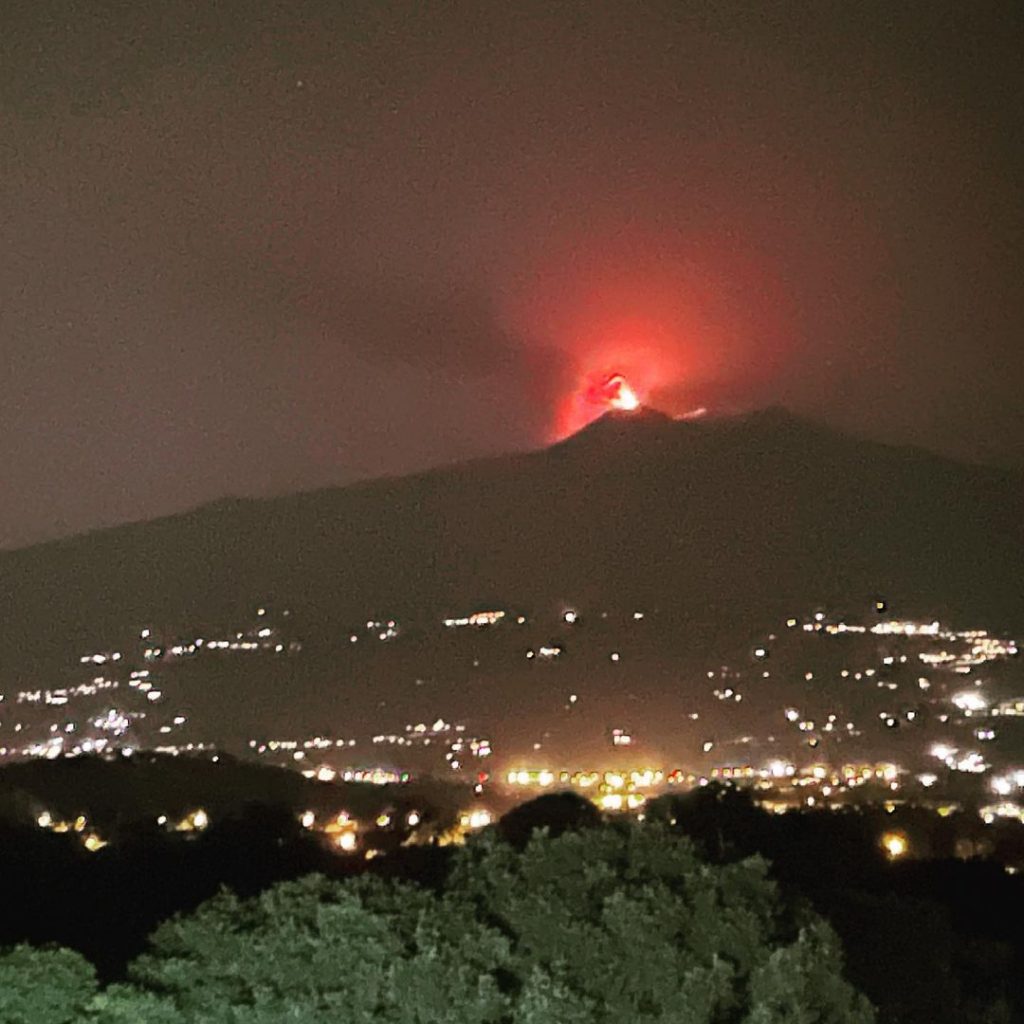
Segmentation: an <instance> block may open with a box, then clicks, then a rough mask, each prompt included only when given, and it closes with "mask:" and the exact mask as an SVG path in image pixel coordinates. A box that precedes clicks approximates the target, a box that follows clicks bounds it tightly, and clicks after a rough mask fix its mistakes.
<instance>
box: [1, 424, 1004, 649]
mask: <svg viewBox="0 0 1024 1024" xmlns="http://www.w3.org/2000/svg"><path fill="white" fill-rule="evenodd" d="M1021 509H1024V481H1022V478H1021V477H1020V476H1018V475H1015V474H1013V473H1009V472H1003V471H1000V470H996V469H991V468H985V467H979V466H971V465H964V464H960V463H956V462H952V461H949V460H947V459H944V458H940V457H938V456H936V455H932V454H930V453H928V452H925V451H922V450H918V449H913V448H901V447H891V446H887V445H883V444H878V443H875V442H871V441H867V440H862V439H860V438H856V437H851V436H848V435H845V434H842V433H838V432H836V431H834V430H831V429H828V428H826V427H824V426H821V425H819V424H816V423H813V422H809V421H807V420H804V419H801V418H799V417H796V416H794V415H792V414H790V413H788V412H786V411H785V410H783V409H778V408H773V409H767V410H763V411H760V412H755V413H751V414H748V415H743V416H728V417H718V418H716V417H703V418H700V419H694V420H673V419H671V418H670V417H668V416H665V415H664V414H662V413H659V412H657V411H656V410H653V409H649V408H647V407H644V406H641V407H640V408H638V409H635V410H632V411H626V410H621V409H612V410H610V411H609V412H607V413H606V414H605V415H604V416H602V417H601V418H600V419H598V420H596V421H595V422H593V423H591V424H590V425H589V426H587V427H586V428H584V429H583V430H582V431H580V432H579V433H577V434H575V435H573V436H571V437H570V438H568V439H566V440H565V441H563V442H561V443H559V444H556V445H553V446H551V447H549V448H545V449H541V450H538V451H535V452H530V453H526V454H513V455H508V456H501V457H497V458H491V459H484V460H477V461H473V462H467V463H462V464H458V465H453V466H448V467H443V468H439V469H435V470H431V471H429V472H424V473H419V474H415V475H412V476H405V477H401V478H387V479H378V480H373V481H370V482H365V483H360V484H356V485H353V486H349V487H344V488H336V489H328V490H321V491H315V492H308V493H301V494H296V495H293V496H288V497H281V498H274V499H270V500H259V501H256V500H225V501H221V502H218V503H215V504H213V505H209V506H204V507H201V508H197V509H195V510H193V511H191V512H188V513H185V514H182V515H176V516H171V517H167V518H163V519H158V520H154V521H150V522H143V523H133V524H129V525H125V526H119V527H115V528H111V529H106V530H101V531H96V532H93V533H90V534H85V535H81V536H77V537H72V538H68V539H65V540H61V541H57V542H52V543H47V544H42V545H37V546H34V547H30V548H25V549H21V550H17V551H9V552H4V553H2V554H0V580H2V582H3V591H2V598H0V602H2V603H0V656H2V657H3V661H4V664H5V665H6V666H10V667H12V668H13V667H15V666H22V667H23V666H26V665H35V664H37V663H39V662H40V660H41V659H42V660H45V659H46V658H49V657H50V656H59V657H60V658H66V657H68V656H69V655H70V654H72V653H77V652H79V651H81V650H83V649H90V648H91V647H93V646H95V645H96V644H101V643H103V642H105V641H106V638H109V637H111V636H114V635H120V634H121V633H122V632H123V631H124V630H126V629H130V628H136V627H139V626H142V625H145V624H149V623H157V624H162V625H165V626H166V627H168V628H172V627H173V628H180V629H184V628H186V627H190V626H191V624H193V623H195V624H202V623H219V622H227V621H233V620H234V618H235V617H236V616H237V615H238V614H239V613H240V611H241V610H243V609H251V608H252V607H253V606H254V605H255V604H257V603H261V602H274V603H276V604H278V605H287V606H288V607H289V608H291V609H293V610H294V611H295V614H296V616H297V617H298V616H301V617H302V618H303V620H304V621H306V622H308V623H311V624H315V625H316V628H321V629H324V630H328V629H332V628H337V629H338V630H340V629H342V628H343V625H344V624H345V623H349V622H360V621H364V620H366V619H367V618H369V617H372V616H374V615H380V614H386V615H388V616H389V617H395V618H402V619H404V620H407V621H417V622H423V623H433V622H436V621H437V620H438V619H439V618H440V616H441V615H443V614H447V613H449V612H452V611H453V610H455V611H457V610H460V609H469V610H472V609H474V608H477V607H489V606H492V605H494V606H497V607H506V606H510V605H511V606H517V607H525V608H531V609H533V608H536V609H543V608H548V607H553V606H556V605H559V604H560V603H564V602H566V601H571V602H573V603H576V604H581V605H582V604H585V603H591V604H600V605H602V606H623V607H627V606H628V607H632V606H646V607H659V608H663V609H667V610H671V612H672V613H673V615H674V616H676V617H677V619H678V620H679V621H680V622H682V623H686V622H707V621H709V620H715V621H717V620H719V619H721V620H728V621H741V622H742V621H749V620H752V619H756V618H759V617H762V616H763V615H765V614H769V615H774V614H777V613H779V612H781V611H785V610H786V609H788V608H790V607H793V606H795V605H799V606H803V605H806V604H807V603H808V602H812V603H813V602H839V603H848V602H852V601H862V600H863V601H866V600H868V599H869V597H870V596H871V595H875V594H883V595H885V597H886V599H887V600H888V601H889V602H890V603H891V604H892V605H893V606H894V607H902V608H904V609H907V610H908V612H909V611H911V610H912V611H915V612H917V611H920V612H922V613H929V614H931V613H934V614H942V615H944V616H948V617H952V618H954V619H956V620H960V621H963V620H968V621H984V622H986V623H992V624H993V625H997V624H998V625H1001V626H1005V627H1007V628H1011V629H1018V630H1019V629H1021V628H1024V588H1022V587H1021V586H1020V580H1021V578H1022V577H1024V525H1022V524H1024V518H1022V517H1021V515H1020V512H1021Z"/></svg>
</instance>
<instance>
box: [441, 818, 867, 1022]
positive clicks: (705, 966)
mask: <svg viewBox="0 0 1024 1024" xmlns="http://www.w3.org/2000/svg"><path fill="white" fill-rule="evenodd" d="M446 898H447V899H456V898H458V899H461V900H464V901H466V902H467V903H469V904H470V905H471V906H472V907H473V913H474V915H475V916H476V917H477V918H479V919H483V920H488V921H490V922H492V923H493V924H494V925H495V926H496V927H497V928H498V929H499V930H500V931H502V932H503V933H504V934H505V935H506V936H507V937H508V939H509V941H510V944H511V948H512V961H511V964H510V970H511V972H512V976H513V977H514V978H515V981H516V986H517V993H518V999H517V1000H516V1001H515V1002H514V1006H515V1013H514V1016H513V1019H514V1020H515V1021H517V1022H523V1024H525V1022H527V1021H533V1020H538V1021H539V1020H541V1019H543V1017H544V1013H543V1012H541V1010H540V1009H539V1008H540V1007H545V1008H548V1012H550V1010H551V1009H552V1008H554V1007H558V1008H559V1012H557V1013H555V1012H550V1017H551V1019H569V1020H572V1019H579V1020H583V1021H586V1022H587V1024H613V1022H616V1024H617V1022H619V1021H624V1020H628V1021H630V1024H662V1022H668V1021H672V1022H673V1024H711V1022H715V1021H720V1020H734V1021H744V1022H748V1021H749V1022H750V1024H768V1022H771V1024H776V1022H777V1024H803V1022H804V1021H808V1022H809V1021H815V1022H817V1024H867V1022H869V1021H872V1020H873V1019H874V1018H873V1013H872V1011H871V1009H870V1007H869V1005H868V1004H867V1002H866V1001H865V1000H864V999H863V997H861V996H860V995H858V994H857V993H856V992H855V990H854V989H852V987H851V986H850V985H849V984H847V983H846V982H845V981H844V980H843V977H842V964H841V958H840V955H839V951H838V946H837V943H836V941H835V939H834V936H833V935H832V933H831V931H830V930H829V929H828V927H827V926H826V925H825V924H824V923H823V922H820V921H818V920H816V919H813V918H811V917H810V916H809V915H805V916H806V917H807V921H806V927H805V928H804V929H803V930H802V931H799V932H797V933H796V934H794V933H793V930H792V927H791V925H790V924H789V921H790V920H791V917H792V915H791V914H789V913H787V912H786V908H784V907H783V905H782V902H781V900H780V899H779V897H778V894H777V891H776V889H775V886H774V884H773V883H772V882H770V881H769V879H768V878H767V867H766V864H765V863H764V862H763V861H761V860H758V859H751V860H747V861H743V862H739V863H732V864H725V865H712V864H708V863H706V862H704V861H703V860H701V859H700V858H699V857H698V856H697V854H696V852H695V849H694V847H693V845H692V844H691V843H690V842H689V841H688V840H686V839H680V838H676V837H674V836H672V835H671V834H670V833H669V832H668V831H667V830H665V829H663V828H661V827H657V826H650V825H648V826H644V827H640V826H621V827H619V826H613V827H607V828H604V829H601V830H592V831H586V832H566V833H564V834H563V835H561V836H559V837H557V838H551V837H549V836H547V835H546V834H544V833H535V834H534V837H533V839H532V840H531V841H530V843H529V845H528V846H527V847H526V848H525V850H524V851H523V852H522V853H518V852H516V851H515V850H514V849H512V848H511V847H509V846H508V845H506V844H504V843H502V842H500V841H498V840H497V839H495V838H493V837H483V838H482V839H481V841H479V842H477V843H474V844H472V845H470V846H468V847H467V848H466V850H465V851H464V852H463V853H462V854H461V855H460V857H459V859H458V861H457V863H456V866H455V869H454V870H453V873H452V876H451V880H450V882H449V886H448V891H447V893H446ZM780 985H781V986H782V988H780V987H779V986H780ZM784 991H785V992H788V993H789V1002H788V1003H787V1002H786V1001H785V1000H784V999H782V995H781V994H782V992H784ZM573 1007H576V1008H577V1011H576V1012H579V1008H585V1009H584V1012H583V1014H582V1016H579V1017H578V1018H573V1017H568V1016H564V1013H565V1010H567V1009H570V1008H573ZM787 1014H788V1015H787Z"/></svg>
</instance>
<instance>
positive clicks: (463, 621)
mask: <svg viewBox="0 0 1024 1024" xmlns="http://www.w3.org/2000/svg"><path fill="white" fill-rule="evenodd" d="M503 618H505V612H503V611H492V612H473V613H472V614H471V615H460V616H457V617H453V618H447V619H445V620H444V624H445V626H446V627H447V628H448V629H459V628H461V627H463V626H494V625H497V623H499V622H501V620H502V619H503Z"/></svg>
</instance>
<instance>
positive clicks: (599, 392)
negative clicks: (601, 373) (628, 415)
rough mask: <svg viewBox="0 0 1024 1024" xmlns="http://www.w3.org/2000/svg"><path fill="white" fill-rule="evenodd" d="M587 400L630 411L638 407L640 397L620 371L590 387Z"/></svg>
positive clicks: (622, 410)
mask: <svg viewBox="0 0 1024 1024" xmlns="http://www.w3.org/2000/svg"><path fill="white" fill-rule="evenodd" d="M587 398H588V401H591V402H594V403H595V404H596V405H606V406H609V407H610V408H612V409H618V410H620V411H621V412H632V411H633V410H634V409H638V408H639V407H640V399H639V398H638V397H637V394H636V392H635V391H634V390H633V389H632V388H631V387H630V386H629V382H628V381H627V380H626V378H625V377H623V376H622V374H621V373H613V374H612V375H611V376H610V377H609V378H608V379H607V380H605V381H604V382H603V383H601V384H599V385H597V386H596V387H594V388H591V390H590V392H589V393H588V395H587Z"/></svg>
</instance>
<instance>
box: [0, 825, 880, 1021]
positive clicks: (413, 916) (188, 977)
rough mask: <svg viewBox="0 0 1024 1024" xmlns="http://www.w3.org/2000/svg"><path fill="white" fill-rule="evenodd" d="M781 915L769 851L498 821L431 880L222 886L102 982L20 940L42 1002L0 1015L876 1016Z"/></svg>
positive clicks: (817, 928)
mask: <svg viewBox="0 0 1024 1024" xmlns="http://www.w3.org/2000/svg"><path fill="white" fill-rule="evenodd" d="M792 921H793V915H792V913H790V912H788V911H787V909H786V908H785V906H784V904H783V902H782V901H781V900H780V899H779V896H778V893H777V891H776V889H775V886H774V884H773V883H772V882H771V881H770V880H769V879H768V878H767V875H766V866H765V864H764V862H762V861H760V860H757V859H751V860H747V861H742V862H734V863H728V864H710V863H707V862H706V861H704V860H702V859H701V858H700V856H698V854H697V852H696V850H695V847H694V846H693V844H692V843H691V842H690V841H689V840H688V839H686V838H685V837H678V836H675V835H673V834H672V833H671V832H670V831H669V830H668V829H666V828H663V827H660V826H653V825H647V826H640V825H635V824H633V825H609V826H605V827H603V828H599V829H584V830H582V831H566V832H564V833H563V834H561V835H559V836H551V835H549V834H548V833H547V832H546V831H543V830H541V831H536V832H534V833H533V835H532V838H530V839H529V840H528V842H527V844H526V846H525V848H523V849H518V848H517V847H516V846H513V845H511V844H510V843H508V842H505V841H504V840H503V839H502V838H501V836H500V834H499V833H498V832H497V831H493V832H491V833H490V834H485V835H483V836H480V837H478V838H477V839H475V840H474V841H472V842H471V843H470V844H468V845H467V846H466V847H465V848H464V849H463V850H461V851H459V852H458V854H457V855H456V859H455V863H454V864H453V868H452V871H451V873H450V875H449V877H448V879H447V881H446V882H445V884H444V886H443V887H442V888H441V890H440V891H439V892H433V891H430V890H426V889H423V888H419V887H417V886H414V885H410V884H408V883H401V882H392V881H386V880H383V879H380V878H376V877H371V876H363V877H361V878H356V879H348V880H346V881H341V882H338V881H329V880H327V879H325V878H323V877H320V876H309V877H307V878H305V879H303V880H301V881H298V882H286V883H283V884H280V885H277V886H275V887H274V888H271V889H269V890H267V891H265V892H263V893H262V894H260V895H259V896H255V897H253V898H249V899H240V898H239V897H238V896H236V895H233V894H230V893H227V892H223V893H221V894H220V895H218V896H217V897H216V898H214V899H212V900H210V901H209V902H207V903H206V904H204V905H203V906H201V907H200V908H199V909H198V910H197V911H196V912H195V913H193V914H190V915H188V916H183V917H178V918H175V919H173V920H171V921H168V922H167V923H165V924H164V925H162V926H161V927H160V928H158V929H157V931H156V932H155V934H154V935H153V937H152V942H151V947H150V950H149V951H148V952H147V953H146V954H145V955H143V956H142V957H140V958H139V959H138V960H137V961H135V963H134V964H133V965H132V966H131V969H130V978H131V984H130V985H116V986H111V987H110V988H108V989H106V990H105V991H103V992H100V993H96V991H95V981H94V979H93V976H92V973H91V971H90V969H89V967H88V965H87V964H85V962H84V961H82V960H81V958H80V957H77V955H76V954H71V953H67V952H66V951H56V952H50V953H46V952H36V951H31V950H29V951H26V950H21V951H17V950H16V951H14V952H13V953H12V954H9V958H12V957H13V959H11V961H10V963H9V964H8V969H9V971H10V973H11V976H12V979H13V980H12V984H11V985H10V986H8V988H9V989H10V990H11V992H13V993H14V997H15V998H21V999H22V1000H23V1001H24V1000H30V999H35V1000H36V1002H25V1003H24V1008H23V1009H21V1010H19V1012H20V1013H21V1016H20V1017H3V1018H2V1020H3V1021H4V1024H7V1022H8V1021H11V1022H12V1024H22V1022H24V1024H29V1022H31V1024H51V1022H52V1024H65V1022H68V1024H70V1022H71V1021H72V1020H74V1021H79V1020H84V1021H93V1022H95V1024H127V1022H129V1021H131V1022H132V1024H238V1022H239V1021H242V1020H244V1021H246V1024H339V1022H341V1021H344V1022H345V1024H371V1022H372V1024H620V1022H622V1021H628V1022H629V1024H724V1022H729V1024H870V1022H872V1021H873V1019H874V1018H873V1014H872V1011H871V1009H870V1007H869V1006H868V1004H867V1003H866V1001H865V1000H864V999H863V997H862V996H860V995H859V994H858V993H857V992H856V991H855V990H854V989H853V988H852V987H851V986H850V985H849V984H847V982H846V981H845V980H844V979H843V976H842V969H841V968H842V964H841V958H840V955H839V951H838V948H837V944H836V941H835V938H834V936H833V934H832V932H831V931H830V930H829V928H828V927H827V926H826V925H825V924H824V923H823V922H821V921H820V920H818V919H816V918H813V917H812V916H811V915H809V914H804V915H803V919H802V920H800V921H799V925H800V926H799V927H795V926H794V925H793V924H792ZM47 957H50V958H55V959H54V963H55V964H56V965H57V967H59V970H56V971H55V972H54V977H55V980H56V983H54V982H52V981H51V980H50V979H49V978H48V977H47V976H46V975H45V973H44V968H45V967H46V965H47V964H48V961H47V960H46V958H47ZM37 990H38V991H37ZM19 993H20V994H21V995H20V996H19V995H18V994H19ZM39 1000H42V1002H40V1001H39ZM65 1008H67V1012H66V1013H64V1015H63V1016H49V1017H48V1016H46V1013H51V1014H52V1013H53V1012H64V1009H65Z"/></svg>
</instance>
